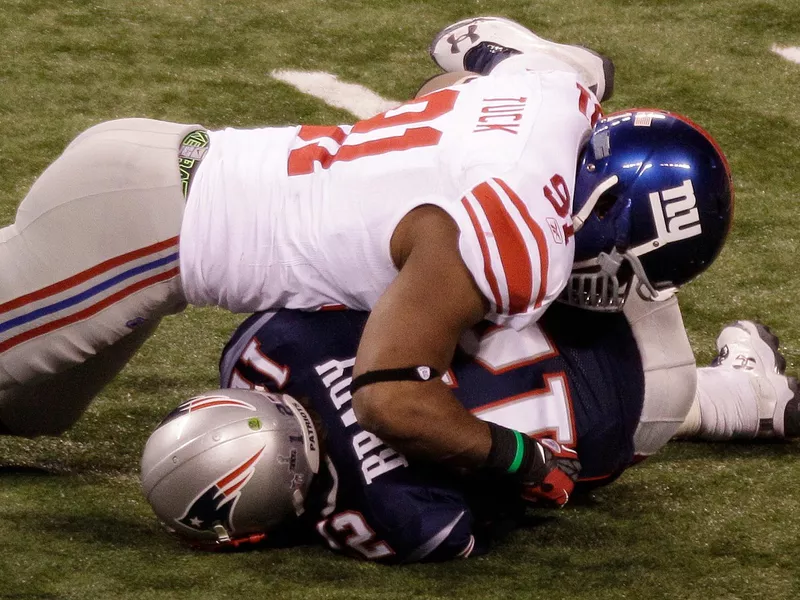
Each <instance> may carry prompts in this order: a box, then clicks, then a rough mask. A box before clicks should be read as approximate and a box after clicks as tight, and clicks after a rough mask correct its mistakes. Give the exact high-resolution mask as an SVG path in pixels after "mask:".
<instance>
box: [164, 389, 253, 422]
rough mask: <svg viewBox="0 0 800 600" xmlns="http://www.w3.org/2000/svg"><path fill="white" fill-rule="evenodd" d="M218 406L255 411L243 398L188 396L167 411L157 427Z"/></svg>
mask: <svg viewBox="0 0 800 600" xmlns="http://www.w3.org/2000/svg"><path fill="white" fill-rule="evenodd" d="M219 406H234V407H238V408H243V409H245V410H251V411H253V412H255V411H256V407H255V406H253V405H252V404H250V403H249V402H245V401H244V400H238V399H236V398H230V397H228V396H219V395H209V396H195V397H194V398H190V399H189V400H187V401H186V402H184V403H183V404H181V405H180V406H178V408H176V409H175V410H173V411H172V412H171V413H169V414H168V415H167V416H166V417H164V420H163V421H161V424H160V425H159V427H162V426H163V425H166V424H167V423H169V422H170V421H172V420H173V419H177V418H178V417H180V416H183V415H185V414H189V413H193V412H197V411H198V410H205V409H209V408H216V407H219Z"/></svg>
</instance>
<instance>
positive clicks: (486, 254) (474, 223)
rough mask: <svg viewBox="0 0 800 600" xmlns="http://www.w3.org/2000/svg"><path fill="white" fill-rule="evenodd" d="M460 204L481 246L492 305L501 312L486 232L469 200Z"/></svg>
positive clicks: (464, 199)
mask: <svg viewBox="0 0 800 600" xmlns="http://www.w3.org/2000/svg"><path fill="white" fill-rule="evenodd" d="M461 204H463V205H464V208H466V209H467V214H468V215H469V220H470V221H472V227H473V228H474V229H475V235H477V236H478V244H479V245H480V247H481V254H483V274H484V276H485V277H486V281H488V282H489V287H490V288H491V290H492V296H494V305H495V306H496V307H497V312H502V310H503V299H502V297H501V296H500V288H499V287H498V286H497V278H496V277H495V276H494V273H493V272H492V262H491V261H492V257H491V256H490V255H489V245H488V244H487V243H486V234H484V233H483V229H482V228H481V224H480V222H479V221H478V217H477V215H476V214H475V211H474V210H472V207H471V206H470V205H469V202H467V199H466V198H462V199H461Z"/></svg>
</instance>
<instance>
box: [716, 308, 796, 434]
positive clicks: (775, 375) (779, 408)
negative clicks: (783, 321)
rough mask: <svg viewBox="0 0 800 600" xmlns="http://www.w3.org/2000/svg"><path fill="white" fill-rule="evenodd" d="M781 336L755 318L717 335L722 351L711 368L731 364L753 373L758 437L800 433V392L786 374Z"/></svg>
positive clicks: (793, 380) (733, 366)
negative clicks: (756, 401) (756, 402)
mask: <svg viewBox="0 0 800 600" xmlns="http://www.w3.org/2000/svg"><path fill="white" fill-rule="evenodd" d="M778 348H779V343H778V337H777V336H776V335H775V334H773V333H772V331H770V329H769V328H768V327H766V326H765V325H762V324H761V323H755V322H753V321H736V322H735V323H731V324H730V325H727V326H726V327H725V328H724V329H723V330H722V332H721V333H720V334H719V337H717V351H718V352H719V354H718V355H717V357H716V358H715V359H714V361H713V362H712V363H711V366H712V367H729V368H733V369H737V370H744V371H748V372H749V373H751V374H752V381H751V385H752V387H753V390H754V391H755V393H756V397H757V399H758V417H759V430H758V437H778V438H792V437H797V436H800V394H798V384H797V379H795V378H794V377H787V376H786V375H785V374H784V371H785V370H786V359H785V358H784V357H783V355H782V354H781V353H780V351H779V350H778Z"/></svg>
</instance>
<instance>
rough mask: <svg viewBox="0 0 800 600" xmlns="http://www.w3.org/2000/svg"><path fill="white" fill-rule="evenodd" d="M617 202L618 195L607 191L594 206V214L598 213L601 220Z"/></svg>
mask: <svg viewBox="0 0 800 600" xmlns="http://www.w3.org/2000/svg"><path fill="white" fill-rule="evenodd" d="M616 202H617V196H616V195H615V194H611V193H605V194H603V195H602V196H600V199H599V200H598V201H597V204H596V205H595V207H594V214H595V215H597V218H598V219H600V220H601V221H602V220H603V219H605V218H606V215H608V213H609V211H610V210H611V208H612V207H613V206H614V204H615V203H616Z"/></svg>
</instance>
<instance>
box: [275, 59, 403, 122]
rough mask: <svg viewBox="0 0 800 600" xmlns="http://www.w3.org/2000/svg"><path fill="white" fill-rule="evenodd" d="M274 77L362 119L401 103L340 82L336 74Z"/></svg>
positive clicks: (280, 74)
mask: <svg viewBox="0 0 800 600" xmlns="http://www.w3.org/2000/svg"><path fill="white" fill-rule="evenodd" d="M270 75H272V76H273V77H274V78H275V79H278V80H280V81H283V82H284V83H288V84H289V85H291V86H293V87H295V88H297V89H298V90H300V91H301V92H303V93H304V94H308V95H310V96H314V97H315V98H319V99H320V100H322V101H323V102H325V103H326V104H328V105H330V106H333V107H336V108H342V109H344V110H346V111H348V112H350V113H352V114H353V115H355V116H356V117H358V118H359V119H366V118H369V117H372V116H374V115H376V114H378V113H381V112H384V111H387V110H389V109H391V108H395V107H396V106H397V105H398V104H400V102H397V101H396V100H387V99H386V98H383V97H381V96H379V95H378V94H376V93H375V92H373V91H372V90H369V89H367V88H365V87H364V86H363V85H358V84H356V83H345V82H344V81H339V80H338V79H337V78H336V75H331V74H330V73H324V72H322V71H290V70H279V71H273V72H272V73H270Z"/></svg>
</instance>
